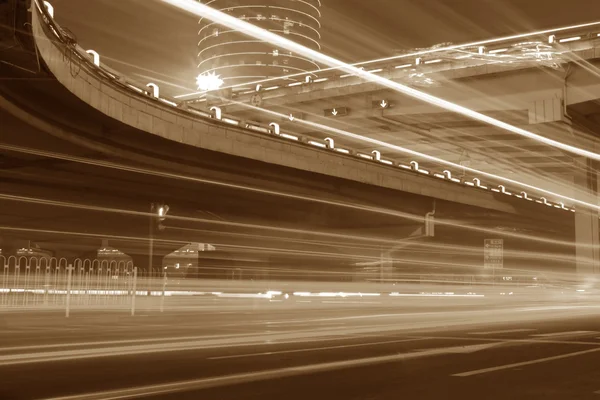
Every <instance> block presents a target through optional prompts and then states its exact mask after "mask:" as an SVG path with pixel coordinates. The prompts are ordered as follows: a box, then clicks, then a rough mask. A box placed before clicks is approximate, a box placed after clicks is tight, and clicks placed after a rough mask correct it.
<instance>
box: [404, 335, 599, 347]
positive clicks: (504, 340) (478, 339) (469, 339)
mask: <svg viewBox="0 0 600 400" xmlns="http://www.w3.org/2000/svg"><path fill="white" fill-rule="evenodd" d="M407 337H427V338H428V339H441V340H458V341H467V342H496V343H507V344H509V343H535V344H571V345H588V346H599V345H600V343H598V342H584V341H581V340H550V339H548V340H546V339H507V338H482V337H459V336H407Z"/></svg>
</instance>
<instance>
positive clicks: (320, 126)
mask: <svg viewBox="0 0 600 400" xmlns="http://www.w3.org/2000/svg"><path fill="white" fill-rule="evenodd" d="M233 103H235V104H238V105H241V106H244V107H248V108H251V109H254V110H256V111H260V112H264V113H267V114H270V115H273V116H276V117H278V118H282V117H285V115H283V114H280V113H278V112H276V111H271V110H267V109H264V108H258V107H254V106H252V105H249V104H245V103H241V102H233ZM298 123H300V124H304V125H308V126H310V127H312V128H317V129H319V130H324V131H328V132H331V133H335V134H338V135H340V136H345V137H349V138H352V139H354V140H359V141H363V142H367V143H370V144H373V145H375V146H378V147H385V148H388V149H391V150H394V151H398V152H401V153H404V154H408V155H411V156H415V157H418V158H422V159H426V160H429V161H432V162H435V163H438V164H442V165H447V166H450V167H452V168H457V169H459V170H464V171H468V172H470V173H473V174H476V175H481V176H485V177H487V178H490V179H494V180H498V181H502V182H505V183H509V184H511V185H515V186H520V187H522V188H526V189H529V190H534V191H537V192H540V193H544V194H546V195H549V196H554V197H557V198H560V199H562V200H567V201H569V202H572V203H575V204H579V205H581V206H584V207H586V208H591V209H596V210H600V206H599V205H597V204H593V203H588V202H586V201H583V200H579V199H575V198H573V197H569V196H565V195H562V194H560V193H555V192H552V191H550V190H546V189H543V188H540V187H537V186H533V185H530V184H528V183H524V182H520V181H517V180H514V179H510V178H506V177H503V176H500V175H496V174H492V173H489V172H485V171H481V170H478V169H475V168H471V167H467V166H463V165H460V164H456V163H453V162H451V161H446V160H444V159H441V158H438V157H434V156H430V155H427V154H424V153H419V152H417V151H414V150H410V149H407V148H405V147H401V146H398V145H394V144H390V143H387V142H382V141H380V140H377V139H373V138H370V137H367V136H361V135H358V134H356V133H352V132H349V131H346V130H342V129H338V128H333V127H330V126H327V125H323V124H319V123H316V122H312V121H306V120H298Z"/></svg>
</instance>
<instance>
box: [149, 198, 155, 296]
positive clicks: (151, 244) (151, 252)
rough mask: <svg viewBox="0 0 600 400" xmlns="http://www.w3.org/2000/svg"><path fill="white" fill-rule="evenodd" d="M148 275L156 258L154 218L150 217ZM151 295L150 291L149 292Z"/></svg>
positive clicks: (152, 209)
mask: <svg viewBox="0 0 600 400" xmlns="http://www.w3.org/2000/svg"><path fill="white" fill-rule="evenodd" d="M153 213H154V203H152V204H150V214H153ZM148 238H149V240H148V273H149V274H150V273H151V271H152V267H153V265H152V258H153V257H154V216H153V215H150V217H149V223H148ZM148 295H150V290H149V291H148Z"/></svg>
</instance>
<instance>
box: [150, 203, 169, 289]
mask: <svg viewBox="0 0 600 400" xmlns="http://www.w3.org/2000/svg"><path fill="white" fill-rule="evenodd" d="M168 212H169V206H167V205H165V204H159V203H151V204H150V214H151V215H150V220H149V225H148V238H149V241H148V273H149V274H151V273H152V264H153V258H154V225H155V224H156V223H157V222H158V228H159V230H160V229H161V226H160V223H161V222H162V221H164V220H165V218H166V216H167V213H168ZM148 294H149V293H148Z"/></svg>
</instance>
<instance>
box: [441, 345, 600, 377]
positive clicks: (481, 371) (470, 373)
mask: <svg viewBox="0 0 600 400" xmlns="http://www.w3.org/2000/svg"><path fill="white" fill-rule="evenodd" d="M599 351H600V348H594V349H589V350H582V351H576V352H574V353H567V354H561V355H559V356H552V357H545V358H538V359H537V360H530V361H523V362H518V363H513V364H506V365H499V366H497V367H490V368H482V369H476V370H473V371H467V372H460V373H458V374H453V375H452V376H459V377H466V376H473V375H480V374H487V373H488V372H495V371H501V370H504V369H511V368H516V367H524V366H526V365H533V364H540V363H544V362H548V361H554V360H561V359H563V358H570V357H577V356H581V355H584V354H589V353H596V352H599Z"/></svg>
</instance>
